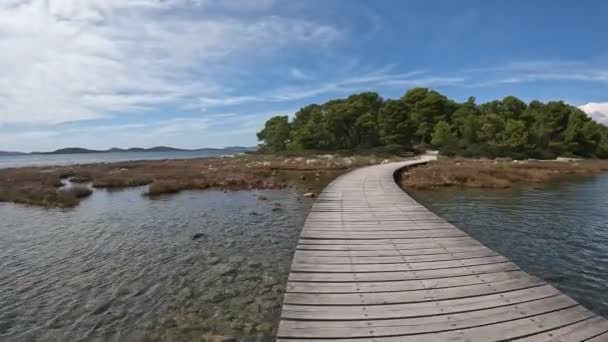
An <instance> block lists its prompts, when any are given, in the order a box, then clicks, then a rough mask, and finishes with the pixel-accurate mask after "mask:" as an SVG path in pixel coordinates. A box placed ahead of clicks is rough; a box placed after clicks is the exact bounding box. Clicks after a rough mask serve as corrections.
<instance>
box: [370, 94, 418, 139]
mask: <svg viewBox="0 0 608 342" xmlns="http://www.w3.org/2000/svg"><path fill="white" fill-rule="evenodd" d="M378 127H379V130H380V132H379V133H380V141H381V142H382V143H383V144H385V145H401V146H410V145H411V143H412V138H413V135H414V132H415V131H416V126H415V125H414V123H413V122H412V119H411V118H410V110H409V107H408V105H407V104H406V103H405V102H403V101H401V100H387V101H385V103H384V106H382V108H381V109H380V114H379V116H378Z"/></svg>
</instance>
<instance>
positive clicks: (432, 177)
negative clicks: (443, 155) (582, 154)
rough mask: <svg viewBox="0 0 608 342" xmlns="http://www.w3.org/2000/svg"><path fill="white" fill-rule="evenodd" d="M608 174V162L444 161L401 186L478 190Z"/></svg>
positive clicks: (407, 176) (410, 174)
mask: <svg viewBox="0 0 608 342" xmlns="http://www.w3.org/2000/svg"><path fill="white" fill-rule="evenodd" d="M602 171H608V161H603V160H582V161H575V162H561V161H560V162H558V161H519V162H518V161H515V162H512V161H491V160H474V159H444V160H439V161H436V162H432V163H429V164H428V165H424V166H419V167H415V168H412V169H411V170H405V171H404V172H403V173H402V177H401V183H402V185H404V186H405V187H412V188H420V189H425V188H434V187H443V186H454V185H459V186H467V187H475V188H509V187H511V186H513V185H514V184H516V183H520V182H532V183H542V182H547V181H551V180H555V179H559V178H562V177H566V176H586V175H592V174H596V173H598V172H602Z"/></svg>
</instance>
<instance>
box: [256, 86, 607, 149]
mask: <svg viewBox="0 0 608 342" xmlns="http://www.w3.org/2000/svg"><path fill="white" fill-rule="evenodd" d="M257 136H258V139H259V140H260V141H263V148H264V149H266V150H268V151H271V152H281V151H302V150H328V151H334V150H370V149H372V150H379V151H386V152H398V151H404V150H412V149H414V148H415V147H417V146H428V145H431V146H434V147H436V148H438V149H439V150H440V152H441V153H442V154H445V155H451V156H453V155H459V156H464V157H490V158H494V157H514V158H541V159H549V158H555V157H557V156H578V157H597V158H608V128H607V127H606V126H604V125H601V124H599V123H597V122H595V121H593V120H592V119H591V118H590V117H589V116H587V115H586V114H585V113H584V112H583V111H582V110H580V109H579V108H577V107H574V106H571V105H568V104H566V103H564V102H563V101H551V102H547V103H543V102H540V101H532V102H530V103H525V102H524V101H522V100H520V99H518V98H517V97H514V96H507V97H505V98H504V99H502V100H494V101H490V102H486V103H482V104H477V103H476V102H475V98H474V97H470V98H469V99H468V100H467V101H466V102H464V103H458V102H455V101H453V100H451V99H449V98H447V97H446V96H444V95H442V94H440V93H438V92H436V91H434V90H431V89H427V88H413V89H410V90H408V91H407V92H406V93H405V95H403V96H402V97H401V98H399V99H386V100H385V99H383V98H382V97H381V96H380V95H379V94H377V93H375V92H364V93H360V94H355V95H351V96H349V97H347V98H343V99H335V100H330V101H327V102H325V103H323V104H320V105H319V104H311V105H308V106H306V107H303V108H301V109H300V110H299V111H297V112H296V113H295V115H294V116H293V119H292V120H291V121H290V120H289V117H288V116H275V117H272V118H270V119H269V120H268V121H266V123H265V125H264V128H263V129H262V130H261V131H260V132H258V134H257Z"/></svg>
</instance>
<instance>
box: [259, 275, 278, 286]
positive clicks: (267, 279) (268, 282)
mask: <svg viewBox="0 0 608 342" xmlns="http://www.w3.org/2000/svg"><path fill="white" fill-rule="evenodd" d="M262 283H263V284H264V286H268V287H270V286H273V285H276V284H278V283H279V281H278V280H277V279H276V278H275V277H273V276H269V275H265V276H263V277H262Z"/></svg>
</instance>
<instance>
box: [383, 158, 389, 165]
mask: <svg viewBox="0 0 608 342" xmlns="http://www.w3.org/2000/svg"><path fill="white" fill-rule="evenodd" d="M390 162H391V161H390V160H388V159H384V160H383V161H382V163H380V165H384V164H388V163H390Z"/></svg>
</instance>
